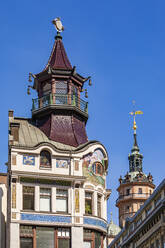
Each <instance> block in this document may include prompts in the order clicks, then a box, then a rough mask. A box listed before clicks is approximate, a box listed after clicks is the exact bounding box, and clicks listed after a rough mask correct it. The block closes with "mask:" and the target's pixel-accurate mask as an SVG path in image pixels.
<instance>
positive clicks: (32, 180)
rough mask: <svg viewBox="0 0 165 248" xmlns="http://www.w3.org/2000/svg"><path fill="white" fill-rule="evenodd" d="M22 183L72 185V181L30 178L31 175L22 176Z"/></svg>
mask: <svg viewBox="0 0 165 248" xmlns="http://www.w3.org/2000/svg"><path fill="white" fill-rule="evenodd" d="M20 182H21V183H35V184H46V185H56V186H71V182H69V181H62V180H58V181H57V180H49V179H42V178H29V177H21V178H20Z"/></svg>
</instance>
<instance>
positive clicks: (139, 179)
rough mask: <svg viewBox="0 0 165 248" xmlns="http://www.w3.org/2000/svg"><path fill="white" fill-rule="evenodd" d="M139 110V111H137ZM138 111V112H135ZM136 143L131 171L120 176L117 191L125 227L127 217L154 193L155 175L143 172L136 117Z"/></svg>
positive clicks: (118, 203)
mask: <svg viewBox="0 0 165 248" xmlns="http://www.w3.org/2000/svg"><path fill="white" fill-rule="evenodd" d="M137 112H138V111H137ZM135 113H136V112H135ZM133 129H134V136H133V137H134V144H133V148H132V150H131V154H129V156H128V160H129V172H127V174H126V175H125V177H124V178H122V177H121V176H120V178H119V183H120V185H119V187H118V188H117V191H118V193H119V197H118V199H117V200H116V206H117V207H118V209H119V225H120V227H121V228H123V227H124V225H125V221H126V219H127V217H132V216H133V215H134V214H135V213H136V212H137V211H138V209H139V208H140V207H141V206H142V205H143V204H144V202H145V201H146V200H147V199H148V197H149V196H150V195H151V194H152V193H153V190H154V188H155V185H154V184H153V177H152V175H151V174H150V173H149V174H148V175H146V174H145V173H144V172H143V155H142V154H141V153H140V149H139V147H138V144H137V135H136V122H135V119H134V126H133Z"/></svg>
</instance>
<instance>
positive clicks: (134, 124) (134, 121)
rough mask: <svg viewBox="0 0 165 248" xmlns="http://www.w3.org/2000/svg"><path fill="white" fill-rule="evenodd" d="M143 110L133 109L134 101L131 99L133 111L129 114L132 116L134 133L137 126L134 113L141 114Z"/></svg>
mask: <svg viewBox="0 0 165 248" xmlns="http://www.w3.org/2000/svg"><path fill="white" fill-rule="evenodd" d="M142 114H143V112H142V111H141V110H137V111H135V101H133V111H132V112H130V115H132V116H133V130H134V134H136V129H137V126H136V119H135V117H136V115H142Z"/></svg>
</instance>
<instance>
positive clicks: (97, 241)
mask: <svg viewBox="0 0 165 248" xmlns="http://www.w3.org/2000/svg"><path fill="white" fill-rule="evenodd" d="M95 248H101V234H100V233H97V232H96V233H95Z"/></svg>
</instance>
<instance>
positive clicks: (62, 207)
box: [56, 198, 67, 212]
mask: <svg viewBox="0 0 165 248" xmlns="http://www.w3.org/2000/svg"><path fill="white" fill-rule="evenodd" d="M56 211H59V212H60V211H61V212H67V199H62V198H57V199H56Z"/></svg>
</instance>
